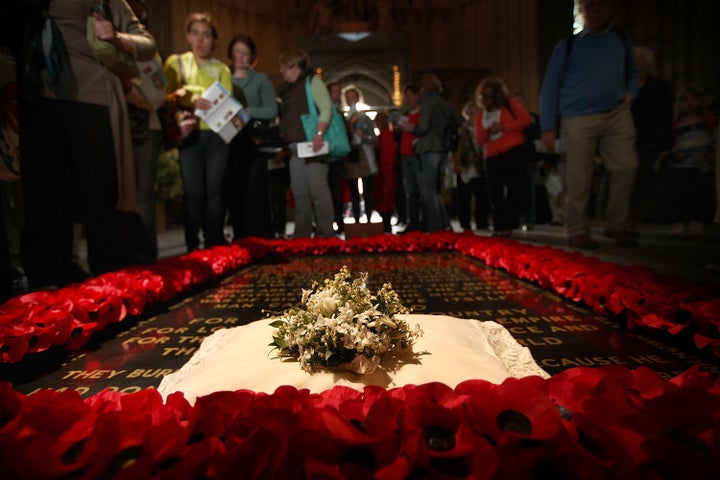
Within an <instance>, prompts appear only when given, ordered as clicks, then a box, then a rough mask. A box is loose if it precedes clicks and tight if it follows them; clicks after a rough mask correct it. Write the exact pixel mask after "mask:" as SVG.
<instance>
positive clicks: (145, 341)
mask: <svg viewBox="0 0 720 480" xmlns="http://www.w3.org/2000/svg"><path fill="white" fill-rule="evenodd" d="M168 340H170V338H169V337H130V338H128V339H127V340H124V341H123V343H124V344H126V345H127V344H130V343H136V344H138V345H153V344H158V343H165V342H167V341H168Z"/></svg>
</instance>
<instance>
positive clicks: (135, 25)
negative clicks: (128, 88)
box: [45, 0, 157, 211]
mask: <svg viewBox="0 0 720 480" xmlns="http://www.w3.org/2000/svg"><path fill="white" fill-rule="evenodd" d="M93 3H94V0H53V1H52V2H50V9H49V14H50V17H51V18H52V19H53V20H55V23H56V24H57V26H58V27H59V28H60V32H61V33H62V36H63V40H64V42H65V48H66V49H67V52H68V56H69V58H70V65H71V67H72V70H73V93H72V100H75V101H77V102H83V103H92V104H97V105H105V106H107V107H108V108H109V113H110V120H111V125H112V131H113V141H114V146H115V158H116V163H117V176H118V203H117V207H118V209H120V210H125V211H135V210H137V191H136V180H135V163H134V161H133V154H132V139H131V137H130V120H129V118H128V113H127V105H126V101H125V95H124V93H123V87H122V84H121V82H120V79H119V78H118V77H117V76H115V75H113V74H112V73H111V72H110V71H108V70H107V69H106V68H105V67H104V66H103V65H102V64H101V63H100V62H99V61H98V60H97V58H95V56H94V55H93V52H92V51H91V50H90V46H89V44H88V41H87V34H86V30H85V24H86V22H87V17H88V12H89V11H90V7H91V6H92V5H93ZM108 5H109V9H110V12H112V16H113V25H115V28H116V29H117V30H118V31H119V32H124V33H128V34H130V36H131V38H132V41H133V44H134V46H135V58H136V59H137V60H141V61H146V60H150V59H152V58H153V56H154V55H155V52H156V51H157V47H156V45H155V39H154V38H153V37H152V35H150V33H148V32H147V30H145V28H144V27H143V26H142V24H141V23H140V22H139V21H138V19H137V18H136V17H135V15H133V12H132V10H131V9H130V7H129V6H128V4H127V3H125V2H124V1H123V0H108ZM45 96H46V97H48V98H53V97H54V94H53V93H52V92H51V91H50V90H48V89H46V92H45ZM78 128H83V126H82V125H78Z"/></svg>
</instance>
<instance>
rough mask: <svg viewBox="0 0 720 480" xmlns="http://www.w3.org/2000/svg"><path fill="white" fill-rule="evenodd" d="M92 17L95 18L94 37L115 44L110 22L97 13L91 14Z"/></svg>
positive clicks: (113, 29)
mask: <svg viewBox="0 0 720 480" xmlns="http://www.w3.org/2000/svg"><path fill="white" fill-rule="evenodd" d="M93 16H94V17H95V36H96V37H97V38H99V39H100V40H105V41H106V42H110V43H112V44H115V43H116V42H117V38H116V36H115V27H114V26H113V24H112V22H111V21H110V20H107V19H105V18H103V17H102V16H100V15H99V14H98V13H97V12H93Z"/></svg>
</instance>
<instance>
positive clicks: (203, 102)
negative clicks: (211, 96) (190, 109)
mask: <svg viewBox="0 0 720 480" xmlns="http://www.w3.org/2000/svg"><path fill="white" fill-rule="evenodd" d="M195 108H197V109H198V110H210V109H211V108H212V102H211V101H210V100H208V99H207V98H203V97H198V98H196V99H195Z"/></svg>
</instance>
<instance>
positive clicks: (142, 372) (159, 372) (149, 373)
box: [127, 368, 175, 378]
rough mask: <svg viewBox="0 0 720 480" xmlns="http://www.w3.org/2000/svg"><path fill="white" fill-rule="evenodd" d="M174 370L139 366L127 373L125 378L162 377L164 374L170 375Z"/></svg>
mask: <svg viewBox="0 0 720 480" xmlns="http://www.w3.org/2000/svg"><path fill="white" fill-rule="evenodd" d="M174 371H175V370H173V369H172V368H154V369H144V368H139V369H136V370H133V371H132V372H130V373H128V374H127V378H162V377H164V376H165V375H170V374H171V373H173V372H174Z"/></svg>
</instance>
